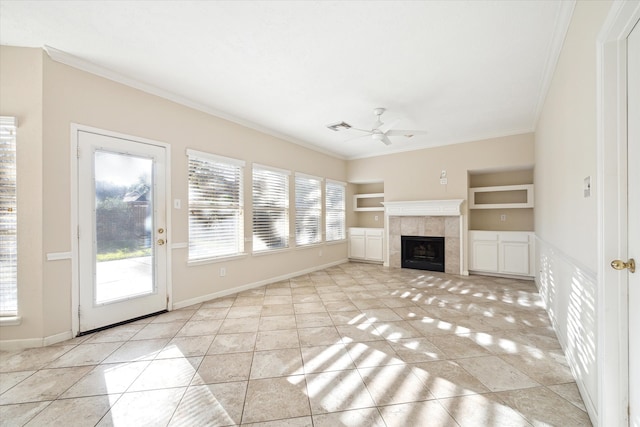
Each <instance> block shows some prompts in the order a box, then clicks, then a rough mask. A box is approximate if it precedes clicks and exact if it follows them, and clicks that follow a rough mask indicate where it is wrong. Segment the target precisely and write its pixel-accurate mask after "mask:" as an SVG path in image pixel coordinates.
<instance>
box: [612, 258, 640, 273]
mask: <svg viewBox="0 0 640 427" xmlns="http://www.w3.org/2000/svg"><path fill="white" fill-rule="evenodd" d="M611 267H613V268H614V269H616V270H624V269H625V268H628V269H629V271H630V272H631V273H635V272H636V261H635V260H634V259H633V258H629V261H627V262H624V261H622V260H619V259H614V260H613V261H611Z"/></svg>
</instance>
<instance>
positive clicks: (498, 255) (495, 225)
mask: <svg viewBox="0 0 640 427" xmlns="http://www.w3.org/2000/svg"><path fill="white" fill-rule="evenodd" d="M533 190H534V188H533V170H532V169H521V170H511V171H500V172H496V171H491V172H475V173H469V228H470V231H469V245H468V247H469V271H470V272H477V273H486V274H496V275H509V276H527V277H532V276H534V275H535V271H534V270H535V267H534V247H533V245H534V243H535V237H534V233H533V209H534V201H533Z"/></svg>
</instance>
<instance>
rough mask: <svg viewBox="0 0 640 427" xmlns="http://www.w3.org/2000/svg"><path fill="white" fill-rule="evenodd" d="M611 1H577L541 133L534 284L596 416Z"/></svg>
mask: <svg viewBox="0 0 640 427" xmlns="http://www.w3.org/2000/svg"><path fill="white" fill-rule="evenodd" d="M610 6H611V2H609V1H578V2H577V3H576V7H575V10H574V13H573V17H572V20H571V25H570V27H569V31H568V33H567V37H566V39H565V43H564V46H563V49H562V53H561V56H560V59H559V61H558V65H557V68H556V70H555V73H554V76H553V81H552V83H551V87H550V89H549V92H548V94H547V97H546V100H545V104H544V107H543V109H542V113H541V116H540V119H539V122H538V125H537V128H536V134H535V163H536V167H535V177H534V183H535V186H536V207H535V230H536V236H537V238H538V242H537V244H536V248H537V259H538V267H539V274H538V276H537V278H536V282H537V284H538V287H539V289H540V292H541V294H542V296H543V298H544V300H545V302H546V304H547V308H548V311H549V314H550V316H551V318H552V321H553V324H554V326H555V329H556V333H557V335H558V338H559V340H560V342H561V343H562V345H563V347H564V350H565V353H566V355H567V358H568V360H569V363H570V365H571V367H572V369H573V372H574V374H575V376H576V378H577V382H578V386H579V387H580V390H581V392H582V397H583V400H584V401H585V404H586V405H587V408H588V410H589V414H590V416H591V418H592V420H596V419H597V412H598V411H597V408H596V404H597V402H596V400H597V371H596V342H597V330H596V307H597V301H596V296H597V292H596V282H597V280H596V265H597V236H596V228H597V206H596V198H597V197H598V195H597V194H596V192H595V189H596V181H597V180H598V179H599V177H598V176H597V173H596V170H597V165H596V139H597V129H596V37H597V34H598V32H599V31H600V28H601V27H602V24H603V22H604V20H605V17H606V16H607V13H608V11H609V9H610ZM586 177H591V197H587V198H585V197H584V196H583V182H584V178H586Z"/></svg>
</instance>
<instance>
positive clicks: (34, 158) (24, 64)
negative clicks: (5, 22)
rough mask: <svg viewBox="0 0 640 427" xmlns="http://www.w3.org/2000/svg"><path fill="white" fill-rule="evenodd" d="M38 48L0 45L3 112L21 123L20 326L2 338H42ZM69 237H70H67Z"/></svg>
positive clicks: (0, 334)
mask: <svg viewBox="0 0 640 427" xmlns="http://www.w3.org/2000/svg"><path fill="white" fill-rule="evenodd" d="M42 61H43V52H42V50H40V49H22V48H13V47H5V46H2V47H0V115H3V116H15V117H16V118H17V121H18V130H17V135H18V144H17V154H18V157H17V162H18V164H17V166H18V176H17V183H18V185H17V198H18V210H17V212H18V235H19V236H20V238H19V240H18V278H19V282H20V288H19V289H18V307H19V315H20V316H22V323H21V324H20V325H19V326H11V327H3V328H0V339H2V340H9V339H15V338H16V337H29V338H31V337H42V334H43V323H42V311H43V292H44V289H43V287H42V280H43V265H42V258H43V250H42V244H43V243H42V242H43V236H42V230H43V208H42V194H43V193H42V192H43V171H42V164H43V146H42V115H43V111H42V110H43V106H42ZM67 240H68V238H67Z"/></svg>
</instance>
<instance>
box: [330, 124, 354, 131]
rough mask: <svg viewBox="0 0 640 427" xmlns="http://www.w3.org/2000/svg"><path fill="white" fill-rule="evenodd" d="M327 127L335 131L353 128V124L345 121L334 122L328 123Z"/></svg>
mask: <svg viewBox="0 0 640 427" xmlns="http://www.w3.org/2000/svg"><path fill="white" fill-rule="evenodd" d="M327 127H328V128H329V129H331V130H335V131H339V130H347V129H351V125H350V124H349V123H345V122H340V123H334V124H332V125H327Z"/></svg>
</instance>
